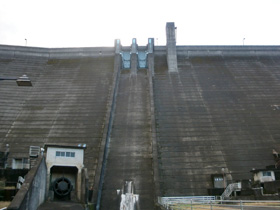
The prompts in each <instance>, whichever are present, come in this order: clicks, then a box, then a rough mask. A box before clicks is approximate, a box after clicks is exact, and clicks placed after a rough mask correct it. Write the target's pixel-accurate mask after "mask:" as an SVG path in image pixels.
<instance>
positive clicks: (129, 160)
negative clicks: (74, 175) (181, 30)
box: [0, 46, 280, 209]
mask: <svg viewBox="0 0 280 210" xmlns="http://www.w3.org/2000/svg"><path fill="white" fill-rule="evenodd" d="M176 48H177V67H178V69H177V70H178V71H177V73H174V72H172V73H171V72H170V71H169V68H168V64H167V48H166V47H165V46H155V47H154V54H152V53H151V54H149V55H148V68H149V72H148V71H147V70H137V73H136V74H134V75H133V74H131V70H123V71H122V73H121V76H120V84H119V90H117V95H118V96H117V103H116V111H115V112H114V114H115V119H114V121H113V126H112V134H111V135H109V137H110V138H108V140H109V141H111V145H110V147H109V149H110V150H109V154H108V162H107V167H106V173H105V179H104V180H105V182H104V185H103V187H102V193H103V194H102V205H111V206H112V209H114V208H116V206H118V205H115V204H114V202H117V201H116V200H114V199H112V198H115V197H114V196H116V189H120V188H121V187H122V185H123V182H124V181H127V179H131V180H133V181H134V183H135V190H136V193H137V194H140V206H141V205H144V207H146V209H149V208H150V206H152V205H153V196H154V194H156V195H157V191H159V194H160V195H165V196H176V195H205V194H207V188H212V187H213V186H212V181H211V175H212V174H221V173H222V168H224V169H225V173H226V177H227V180H228V183H229V182H230V181H231V180H238V179H246V178H248V179H249V178H251V174H250V172H249V171H250V170H251V168H264V167H265V166H266V165H271V164H273V163H274V160H273V157H272V154H271V151H272V149H275V150H277V151H280V144H279V142H280V134H279V127H280V121H279V119H280V118H279V117H280V114H279V113H280V112H279V107H280V106H279V96H280V95H279V94H280V91H279V84H280V83H279V82H280V81H279V80H280V72H279V66H280V47H279V46H244V47H243V46H177V47H176ZM138 49H143V50H146V49H147V48H146V46H144V47H141V46H138ZM148 49H149V48H148ZM122 50H127V51H129V50H130V46H129V47H122ZM100 51H101V54H100ZM103 52H104V53H103ZM105 52H106V53H105ZM48 53H53V54H50V55H47V54H48ZM37 54H38V55H37ZM111 54H112V56H111ZM118 56H119V55H118ZM50 57H55V58H63V59H49V58H50ZM114 65H116V62H115V50H114V49H113V48H111V49H110V48H104V49H103V48H96V49H95V48H92V49H91V48H86V49H85V48H81V49H79V48H73V49H52V50H50V49H41V48H40V49H38V48H36V49H35V48H32V49H31V48H24V47H16V46H0V70H1V76H17V75H20V76H21V75H22V74H27V75H28V76H29V77H30V78H31V80H32V82H33V85H34V86H33V87H32V88H20V87H17V86H16V84H15V83H13V82H11V81H1V82H0V95H1V97H0V107H1V109H0V149H2V150H3V148H5V144H10V156H9V161H8V164H9V167H11V165H12V159H13V158H24V157H25V158H28V151H29V146H31V145H33V146H43V145H44V143H57V142H59V144H79V143H86V144H87V148H88V149H87V151H86V154H85V166H86V167H87V168H88V174H89V183H90V185H91V186H93V184H95V185H94V186H93V190H97V189H98V185H99V178H100V171H101V165H102V162H103V156H104V147H105V139H106V138H107V136H108V135H107V131H108V123H109V115H110V113H111V110H110V108H111V105H112V100H113V98H112V95H113V91H114V90H115V89H114V87H115V86H114V84H115V83H114V81H115V80H116V75H117V74H116V71H114V69H115V67H114ZM117 65H119V64H117ZM153 69H154V70H153ZM151 78H152V80H151ZM151 88H152V90H151ZM153 104H154V105H153ZM153 111H154V113H153ZM153 117H154V119H153ZM156 165H158V166H156ZM157 168H158V169H159V170H158V175H157ZM135 180H136V181H135ZM128 181H129V180H128ZM157 185H160V189H159V187H157ZM96 186H97V187H96ZM158 189H159V190H158ZM138 190H139V193H138V192H137V191H138ZM94 198H95V199H96V196H94ZM141 199H144V200H141ZM111 206H110V207H107V206H105V207H104V209H106V208H107V209H111ZM142 207H143V206H142ZM144 207H143V208H144Z"/></svg>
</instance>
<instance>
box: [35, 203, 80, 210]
mask: <svg viewBox="0 0 280 210" xmlns="http://www.w3.org/2000/svg"><path fill="white" fill-rule="evenodd" d="M54 209H57V210H58V209H59V210H84V209H85V208H84V207H83V205H82V204H80V203H75V202H63V201H47V202H45V203H43V204H42V205H41V206H39V208H38V210H54Z"/></svg>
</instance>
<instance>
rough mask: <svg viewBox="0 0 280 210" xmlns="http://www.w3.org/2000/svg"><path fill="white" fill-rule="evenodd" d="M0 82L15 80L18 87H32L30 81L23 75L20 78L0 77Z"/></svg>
mask: <svg viewBox="0 0 280 210" xmlns="http://www.w3.org/2000/svg"><path fill="white" fill-rule="evenodd" d="M0 80H15V81H16V82H17V85H18V86H32V83H31V80H30V79H29V77H28V76H26V75H25V74H24V75H22V76H21V77H0Z"/></svg>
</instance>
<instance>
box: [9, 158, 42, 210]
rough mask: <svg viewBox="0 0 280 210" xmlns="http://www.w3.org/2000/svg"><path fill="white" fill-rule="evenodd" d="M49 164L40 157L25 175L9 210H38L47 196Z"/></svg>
mask: <svg viewBox="0 0 280 210" xmlns="http://www.w3.org/2000/svg"><path fill="white" fill-rule="evenodd" d="M46 180H47V166H46V163H45V159H44V158H42V157H40V158H39V159H38V163H37V165H36V166H35V167H33V168H32V169H31V170H30V171H29V172H28V174H27V175H26V177H25V182H24V183H23V185H22V186H21V188H20V190H19V191H18V192H17V194H16V196H15V198H14V199H13V201H12V203H11V204H10V205H9V207H8V210H36V209H37V208H38V206H40V205H41V204H42V203H43V202H44V201H45V198H46V192H47V189H46V186H47V182H46Z"/></svg>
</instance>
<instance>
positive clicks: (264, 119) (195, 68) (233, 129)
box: [154, 47, 280, 196]
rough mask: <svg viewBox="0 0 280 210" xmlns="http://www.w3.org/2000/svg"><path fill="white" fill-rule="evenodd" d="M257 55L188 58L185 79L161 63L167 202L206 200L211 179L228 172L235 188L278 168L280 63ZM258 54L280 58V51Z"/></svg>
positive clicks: (159, 58)
mask: <svg viewBox="0 0 280 210" xmlns="http://www.w3.org/2000/svg"><path fill="white" fill-rule="evenodd" d="M182 48H183V47H182ZM187 48H188V47H186V49H187ZM252 48H253V47H251V49H252ZM224 49H226V47H225V48H224ZM251 49H250V50H249V49H247V53H248V56H246V57H243V56H242V55H241V56H226V57H224V56H222V55H219V56H208V55H207V56H204V54H197V56H189V55H190V54H188V53H186V52H187V50H186V51H183V50H182V51H181V52H182V53H178V74H169V72H168V67H167V63H166V59H165V56H164V55H161V54H159V55H157V54H156V55H155V76H154V95H155V109H156V126H157V136H158V142H157V143H158V148H159V150H158V155H159V168H160V171H159V172H160V175H159V176H160V183H161V194H162V195H165V196H169V195H170V196H171V195H172V196H175V195H177V196H178V195H206V194H207V190H206V189H207V188H212V187H213V186H212V182H211V178H210V177H211V174H222V168H224V169H225V173H226V178H227V180H228V183H229V182H230V181H231V180H239V179H250V178H251V174H250V172H249V171H250V170H251V168H261V167H264V166H266V165H271V164H273V163H274V160H273V157H272V149H276V150H279V149H280V148H279V147H280V144H279V140H280V139H279V137H280V135H279V132H278V130H277V127H279V126H280V121H279V114H280V113H279V112H278V108H277V106H275V105H277V104H278V103H279V101H278V98H279V96H280V95H279V94H280V92H279V79H280V77H279V75H280V72H279V68H278V66H279V65H280V63H279V56H274V55H275V53H272V54H269V53H265V54H264V55H263V56H253V55H252V54H251ZM258 49H259V50H260V51H262V50H263V51H266V50H268V51H269V52H273V51H275V52H276V53H277V54H279V51H277V49H278V47H275V48H274V47H271V48H267V47H264V48H263V49H262V48H260V47H258ZM229 51H230V50H229ZM204 52H206V50H205V51H204ZM223 52H224V51H223ZM243 53H246V51H244V52H243ZM243 53H242V54H243ZM268 55H269V56H268Z"/></svg>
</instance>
